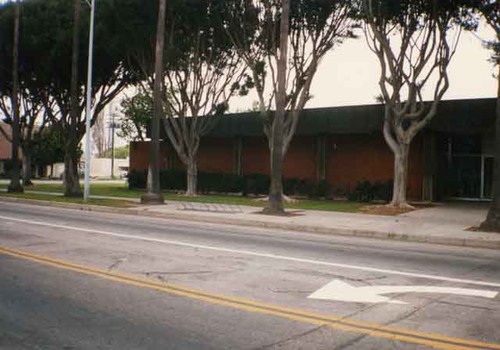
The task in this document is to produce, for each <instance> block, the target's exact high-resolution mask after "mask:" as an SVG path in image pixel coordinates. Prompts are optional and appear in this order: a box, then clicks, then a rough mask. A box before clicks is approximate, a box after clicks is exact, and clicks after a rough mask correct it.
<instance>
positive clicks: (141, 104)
mask: <svg viewBox="0 0 500 350" xmlns="http://www.w3.org/2000/svg"><path fill="white" fill-rule="evenodd" d="M121 107H122V112H123V115H124V118H123V120H122V122H121V124H120V131H119V133H118V135H119V136H120V137H123V138H125V139H127V140H139V141H144V139H145V137H146V131H147V127H148V125H150V124H151V117H152V115H153V99H152V98H151V95H150V94H148V93H146V92H144V91H143V90H141V91H139V92H138V93H137V94H135V95H134V96H132V97H127V98H125V99H124V100H123V101H122V103H121Z"/></svg>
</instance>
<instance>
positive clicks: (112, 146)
mask: <svg viewBox="0 0 500 350" xmlns="http://www.w3.org/2000/svg"><path fill="white" fill-rule="evenodd" d="M114 178H115V111H114V110H112V111H111V179H114Z"/></svg>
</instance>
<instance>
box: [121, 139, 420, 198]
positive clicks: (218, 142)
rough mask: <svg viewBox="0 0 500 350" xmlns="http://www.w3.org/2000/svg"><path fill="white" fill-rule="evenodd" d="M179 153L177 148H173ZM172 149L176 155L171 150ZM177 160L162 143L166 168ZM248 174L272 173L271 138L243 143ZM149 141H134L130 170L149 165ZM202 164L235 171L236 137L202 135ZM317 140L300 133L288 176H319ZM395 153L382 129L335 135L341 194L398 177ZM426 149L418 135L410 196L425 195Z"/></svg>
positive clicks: (330, 169) (330, 148) (332, 152)
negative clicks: (208, 136) (362, 183)
mask: <svg viewBox="0 0 500 350" xmlns="http://www.w3.org/2000/svg"><path fill="white" fill-rule="evenodd" d="M171 152H173V153H171ZM170 154H172V155H170ZM169 159H173V161H174V167H175V169H184V168H185V167H184V165H183V164H182V163H181V162H180V160H179V158H178V157H177V155H176V154H175V151H174V150H173V149H171V148H169V147H167V146H166V145H165V144H162V147H161V167H162V168H163V169H167V168H168V160H169ZM241 159H242V173H243V174H252V173H260V174H266V175H269V169H270V164H269V148H268V143H267V139H266V138H265V137H248V138H244V139H243V142H242V155H241ZM148 162H149V143H147V142H134V143H132V144H131V147H130V169H147V166H148ZM198 162H199V163H198V169H199V170H200V171H203V172H221V173H234V169H235V168H236V166H235V164H234V162H235V157H234V139H230V138H219V139H217V138H205V139H202V143H201V145H200V150H199V157H198ZM317 167H318V165H317V155H316V139H315V137H313V136H299V137H296V138H294V140H293V141H292V144H291V145H290V148H289V151H288V154H287V155H286V157H285V160H284V164H283V175H284V177H287V178H303V179H307V180H309V181H315V180H316V176H317ZM393 169H394V157H393V154H392V152H391V150H390V149H389V147H388V146H387V144H386V143H385V141H384V138H383V136H382V135H381V134H373V135H366V134H363V135H333V136H329V137H327V141H326V179H327V181H328V182H329V183H330V184H331V185H332V187H333V189H334V191H335V192H336V193H337V194H343V193H348V192H350V191H352V190H354V188H355V187H356V184H357V182H358V181H363V180H368V181H370V182H372V183H373V182H376V181H387V180H390V179H392V178H393ZM422 178H423V151H422V141H421V138H420V137H418V136H417V138H416V139H415V140H414V142H413V143H412V146H411V150H410V163H409V178H408V197H409V198H410V199H420V198H421V195H422Z"/></svg>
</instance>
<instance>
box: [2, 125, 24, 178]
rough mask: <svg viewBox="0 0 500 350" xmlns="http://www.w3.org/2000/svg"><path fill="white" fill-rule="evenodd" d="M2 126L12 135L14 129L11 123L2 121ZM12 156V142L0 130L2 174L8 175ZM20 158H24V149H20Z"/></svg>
mask: <svg viewBox="0 0 500 350" xmlns="http://www.w3.org/2000/svg"><path fill="white" fill-rule="evenodd" d="M0 128H1V129H2V130H3V131H4V132H5V133H6V134H7V135H8V136H9V137H10V136H11V134H12V129H11V127H10V125H8V124H5V123H3V122H0ZM11 158H12V144H11V143H10V141H9V140H7V138H6V137H5V135H4V133H3V132H0V176H3V177H5V176H7V173H8V167H9V163H10V160H11ZM19 159H22V151H21V149H19Z"/></svg>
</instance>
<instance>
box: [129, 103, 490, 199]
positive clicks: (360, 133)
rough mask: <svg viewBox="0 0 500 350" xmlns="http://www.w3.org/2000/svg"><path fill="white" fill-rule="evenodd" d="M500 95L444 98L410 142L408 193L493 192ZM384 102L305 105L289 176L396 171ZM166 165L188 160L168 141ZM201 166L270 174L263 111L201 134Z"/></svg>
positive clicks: (373, 176) (362, 176) (140, 155)
mask: <svg viewBox="0 0 500 350" xmlns="http://www.w3.org/2000/svg"><path fill="white" fill-rule="evenodd" d="M495 103H496V100H495V99H470V100H450V101H443V102H442V103H441V104H440V106H439V109H438V114H437V115H436V117H435V118H434V119H433V121H432V122H431V123H430V125H428V126H427V128H425V129H424V130H422V131H421V132H420V133H419V134H418V135H417V137H416V138H415V139H414V141H413V143H412V145H411V151H410V161H409V179H408V197H409V198H410V199H413V200H441V199H447V198H462V199H488V198H491V194H492V193H491V191H492V177H493V154H494V125H495V123H494V120H495ZM383 118H384V107H383V106H382V105H365V106H349V107H332V108H319V109H308V110H305V111H304V112H303V113H302V115H301V119H300V122H299V125H298V128H297V133H296V136H295V137H294V139H293V141H292V144H291V146H290V149H289V151H288V154H287V155H286V157H285V161H284V166H283V176H284V177H286V178H300V179H306V180H308V181H311V182H318V181H320V180H326V181H327V182H328V183H329V184H330V185H331V187H332V192H333V193H332V194H333V195H334V196H347V195H348V194H349V193H350V192H352V191H353V190H354V189H355V188H356V186H357V184H358V182H360V181H364V180H367V181H370V182H372V183H375V182H386V181H389V180H391V179H392V178H393V167H394V164H393V163H394V157H393V154H392V152H391V150H390V149H389V147H388V146H387V145H386V143H385V140H384V137H383V135H382V125H383ZM161 152H162V155H161V160H162V168H164V169H169V168H177V169H179V168H183V165H182V163H181V162H180V161H179V159H178V158H177V156H176V154H175V151H174V150H173V148H172V147H171V146H170V145H169V143H168V142H165V143H163V144H162V150H161ZM198 158H199V163H198V164H199V166H198V168H199V171H201V172H220V173H237V174H252V173H262V174H269V172H270V171H269V169H270V166H269V149H268V143H267V139H266V138H265V136H264V135H263V132H262V123H261V121H260V119H259V115H258V113H242V114H229V115H225V116H223V117H222V118H221V120H220V122H219V123H218V125H217V126H216V127H215V128H214V129H213V130H212V131H211V133H210V134H209V135H207V136H205V137H203V138H202V141H201V145H200V150H199V157H198ZM148 161H149V143H148V142H133V143H132V144H131V147H130V169H131V170H133V169H136V170H140V169H147V167H148Z"/></svg>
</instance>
